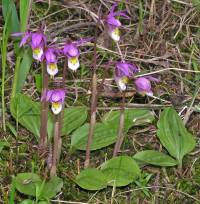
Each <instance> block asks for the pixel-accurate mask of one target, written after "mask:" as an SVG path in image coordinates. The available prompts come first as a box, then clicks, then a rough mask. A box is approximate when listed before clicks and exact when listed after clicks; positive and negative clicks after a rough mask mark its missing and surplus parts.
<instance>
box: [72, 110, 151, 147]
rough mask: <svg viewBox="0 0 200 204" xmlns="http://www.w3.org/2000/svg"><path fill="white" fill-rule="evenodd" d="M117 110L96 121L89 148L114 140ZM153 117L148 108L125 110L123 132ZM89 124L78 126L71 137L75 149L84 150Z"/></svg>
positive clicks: (149, 120)
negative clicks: (98, 121)
mask: <svg viewBox="0 0 200 204" xmlns="http://www.w3.org/2000/svg"><path fill="white" fill-rule="evenodd" d="M119 117H120V112H119V111H112V112H109V113H108V114H106V115H105V116H104V119H103V122H102V123H96V125H95V130H94V136H93V141H92V144H91V150H97V149H101V148H103V147H106V146H109V145H111V144H113V143H115V142H116V140H117V132H118V125H119ZM153 119H154V117H153V115H152V113H151V112H150V111H149V110H143V109H140V110H138V109H137V110H136V109H133V110H126V111H125V128H124V129H125V133H126V132H127V131H128V130H129V129H130V128H131V127H132V126H133V125H145V124H146V123H149V122H152V121H153ZM88 130H89V124H84V125H83V126H82V127H80V128H78V129H77V130H76V131H75V132H74V133H73V134H72V139H71V146H72V147H73V148H75V149H80V150H85V149H86V144H87V136H88Z"/></svg>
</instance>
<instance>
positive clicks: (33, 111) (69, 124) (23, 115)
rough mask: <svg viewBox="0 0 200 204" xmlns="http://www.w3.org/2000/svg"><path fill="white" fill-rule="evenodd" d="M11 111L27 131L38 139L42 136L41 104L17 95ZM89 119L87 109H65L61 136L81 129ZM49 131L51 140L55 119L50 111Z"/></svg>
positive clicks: (12, 102) (13, 100)
mask: <svg viewBox="0 0 200 204" xmlns="http://www.w3.org/2000/svg"><path fill="white" fill-rule="evenodd" d="M10 111H11V113H12V116H13V117H14V118H15V119H16V120H17V121H18V122H19V123H20V124H21V125H22V126H24V127H25V128H26V129H27V130H29V131H30V132H32V133H33V134H34V135H35V136H36V138H37V139H38V138H39V135H40V111H41V106H40V103H38V102H34V101H32V100H31V98H30V97H28V96H26V95H23V94H20V93H19V94H16V96H15V97H14V98H12V100H11V104H10ZM86 118H87V110H86V108H85V107H81V108H80V107H72V108H66V109H64V118H63V125H62V132H61V135H67V134H69V133H71V132H72V131H73V130H74V129H76V128H78V127H80V126H81V125H82V124H83V123H84V121H85V120H86ZM47 127H48V128H47V131H48V136H49V138H51V137H53V129H54V119H53V115H52V114H51V112H50V111H49V113H48V124H47Z"/></svg>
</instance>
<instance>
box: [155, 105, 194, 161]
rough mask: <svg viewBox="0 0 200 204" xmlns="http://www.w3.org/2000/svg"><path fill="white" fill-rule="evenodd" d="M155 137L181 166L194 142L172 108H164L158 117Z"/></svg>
mask: <svg viewBox="0 0 200 204" xmlns="http://www.w3.org/2000/svg"><path fill="white" fill-rule="evenodd" d="M157 135H158V137H159V139H160V141H161V143H162V145H163V146H164V147H165V148H166V149H167V151H168V152H169V153H170V154H171V155H172V156H173V157H174V158H176V159H177V160H178V161H179V164H182V159H183V157H184V155H186V154H187V153H189V152H191V151H192V150H193V149H194V147H195V145H196V142H195V140H194V138H193V136H192V134H190V133H189V132H188V131H187V129H186V128H185V126H184V124H183V121H182V120H181V118H180V117H179V115H178V114H177V112H176V111H175V110H174V109H173V108H166V109H165V110H164V111H163V112H162V113H161V115H160V120H159V122H158V130H157Z"/></svg>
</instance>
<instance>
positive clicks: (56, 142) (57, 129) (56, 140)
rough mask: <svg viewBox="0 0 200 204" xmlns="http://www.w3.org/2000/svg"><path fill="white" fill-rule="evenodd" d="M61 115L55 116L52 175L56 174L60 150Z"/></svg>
mask: <svg viewBox="0 0 200 204" xmlns="http://www.w3.org/2000/svg"><path fill="white" fill-rule="evenodd" d="M59 118H60V117H59V116H55V125H54V145H53V159H52V166H51V171H50V176H51V177H53V176H56V166H57V162H58V151H59V149H58V148H59V135H60V124H59Z"/></svg>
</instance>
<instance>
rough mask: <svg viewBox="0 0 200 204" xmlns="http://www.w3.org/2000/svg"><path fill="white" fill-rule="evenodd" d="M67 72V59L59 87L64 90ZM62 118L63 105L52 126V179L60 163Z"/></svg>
mask: <svg viewBox="0 0 200 204" xmlns="http://www.w3.org/2000/svg"><path fill="white" fill-rule="evenodd" d="M66 72H67V58H65V63H64V68H63V78H62V85H61V87H62V88H63V89H65V80H66ZM63 117H64V105H63V108H62V111H61V113H60V114H59V115H58V116H55V125H54V145H53V158H52V166H51V171H50V176H51V177H53V176H55V175H56V169H57V163H58V162H59V161H60V155H61V148H62V138H61V132H62V122H63Z"/></svg>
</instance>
